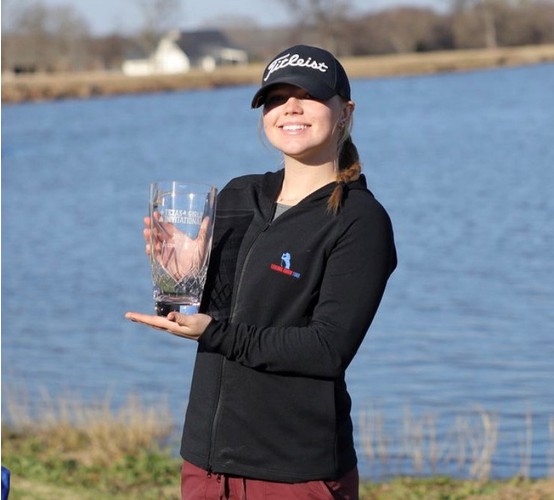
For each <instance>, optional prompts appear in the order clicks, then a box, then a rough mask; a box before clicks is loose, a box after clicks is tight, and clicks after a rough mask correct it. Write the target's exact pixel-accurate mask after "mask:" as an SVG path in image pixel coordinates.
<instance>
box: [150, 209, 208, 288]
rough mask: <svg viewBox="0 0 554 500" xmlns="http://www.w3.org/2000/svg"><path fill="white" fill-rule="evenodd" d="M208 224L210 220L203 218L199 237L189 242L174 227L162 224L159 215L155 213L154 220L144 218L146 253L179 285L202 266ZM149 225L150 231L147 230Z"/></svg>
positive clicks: (204, 256) (204, 258) (184, 235)
mask: <svg viewBox="0 0 554 500" xmlns="http://www.w3.org/2000/svg"><path fill="white" fill-rule="evenodd" d="M151 223H152V224H151ZM209 223H210V219H209V218H208V217H206V218H205V219H204V220H203V221H202V224H201V226H200V230H199V231H198V236H197V237H196V239H192V238H190V237H189V236H187V235H186V234H185V233H183V232H181V231H179V230H178V229H177V228H176V227H175V226H174V225H173V224H171V223H167V222H163V221H162V220H161V217H160V214H159V213H157V212H155V213H154V220H151V219H150V217H145V218H144V226H145V228H144V231H143V234H144V239H145V241H146V254H147V255H148V256H151V257H153V258H154V259H156V261H157V262H158V264H159V265H160V266H162V267H163V268H164V269H165V270H166V271H167V273H168V274H169V275H170V276H171V277H172V278H173V279H174V280H175V281H176V282H179V281H181V280H182V279H183V278H184V277H185V276H187V275H188V274H190V273H191V272H195V271H197V270H198V269H200V268H201V267H202V266H203V265H204V264H205V260H206V256H207V247H206V244H205V242H206V238H207V237H208V228H209ZM151 226H152V229H150V227H151Z"/></svg>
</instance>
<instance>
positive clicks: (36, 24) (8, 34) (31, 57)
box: [2, 0, 89, 71]
mask: <svg viewBox="0 0 554 500" xmlns="http://www.w3.org/2000/svg"><path fill="white" fill-rule="evenodd" d="M3 7H4V5H3ZM6 7H9V9H10V12H9V13H10V20H9V23H6V24H4V25H3V26H2V37H3V42H6V45H4V47H3V48H4V50H3V52H2V68H3V69H8V68H10V69H26V70H42V71H44V70H49V71H51V70H59V69H81V68H82V67H83V66H85V65H86V64H87V57H86V55H87V43H88V38H89V27H88V24H87V22H86V21H85V20H84V18H83V17H82V16H81V15H80V14H79V13H78V12H77V11H76V10H75V9H74V8H73V7H71V6H52V7H50V6H46V5H45V4H44V3H42V2H41V1H27V0H21V1H19V2H10V4H9V5H6ZM3 10H4V9H3ZM4 13H6V12H4ZM3 21H4V19H3Z"/></svg>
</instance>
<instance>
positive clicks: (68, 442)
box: [3, 394, 173, 465]
mask: <svg viewBox="0 0 554 500" xmlns="http://www.w3.org/2000/svg"><path fill="white" fill-rule="evenodd" d="M3 403H4V405H6V408H7V414H8V416H9V421H10V422H11V423H10V425H9V427H8V428H6V429H4V428H3V431H6V430H7V431H8V432H10V433H13V434H14V435H19V436H22V437H24V436H26V435H27V434H33V435H34V436H35V437H36V438H37V441H38V442H39V443H40V446H41V449H43V450H45V451H46V452H47V453H49V454H55V455H62V456H64V457H65V458H66V459H70V460H74V461H76V462H77V463H80V464H82V465H90V464H93V463H94V464H108V463H111V462H113V461H116V460H119V459H121V458H122V457H124V456H126V455H127V454H129V453H133V452H134V451H136V450H138V449H142V448H148V447H149V446H152V444H153V443H161V442H163V440H164V439H166V438H168V437H170V435H171V433H172V431H173V422H172V418H171V414H170V411H169V408H168V407H167V406H165V405H164V406H161V407H156V408H152V407H151V408H147V407H145V406H144V405H143V404H142V403H141V401H140V400H139V398H138V397H137V396H129V397H128V399H127V401H126V403H125V404H124V405H123V406H122V407H121V408H120V409H119V410H115V411H114V410H113V404H112V402H111V401H110V399H109V398H107V397H106V398H105V400H104V401H101V402H99V403H93V404H83V403H82V402H81V401H80V400H78V399H76V398H71V397H69V398H68V397H63V398H59V399H56V400H53V399H51V398H49V396H48V395H46V394H44V395H43V405H42V406H41V412H40V416H37V417H33V416H31V415H30V412H29V408H28V405H27V404H25V402H24V401H22V400H21V398H17V397H15V396H14V395H11V394H8V397H7V398H3Z"/></svg>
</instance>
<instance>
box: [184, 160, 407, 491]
mask: <svg viewBox="0 0 554 500" xmlns="http://www.w3.org/2000/svg"><path fill="white" fill-rule="evenodd" d="M282 181H283V171H282V170H281V171H279V172H274V173H267V174H264V175H249V176H245V177H240V178H237V179H234V180H232V181H231V182H230V183H229V184H228V185H227V186H226V187H225V188H224V189H223V190H222V191H221V193H220V194H219V197H218V204H217V215H216V220H215V229H214V246H213V251H212V256H211V259H210V268H209V271H208V281H207V284H206V288H205V291H204V298H203V304H202V309H201V310H202V311H204V312H206V313H207V314H210V315H211V316H212V317H213V318H214V320H213V321H212V322H211V323H210V325H209V326H208V328H207V330H206V331H205V332H204V334H203V335H202V336H201V338H200V340H199V346H198V353H197V357H196V363H195V367H194V374H193V380H192V386H191V392H190V399H189V404H188V408H187V414H186V419H185V425H184V431H183V438H182V444H181V455H182V457H183V458H184V459H185V460H188V461H190V462H192V463H193V464H195V465H197V466H199V467H202V468H203V469H205V470H208V471H213V472H218V473H225V474H230V475H238V476H243V477H250V478H255V479H261V480H268V481H281V482H291V483H292V482H302V481H310V480H323V479H335V478H337V477H339V476H340V475H341V474H343V473H345V472H346V471H348V470H350V469H352V468H353V467H354V466H355V465H356V453H355V451H354V445H353V436H352V422H351V418H350V408H351V400H350V396H349V395H348V392H347V389H346V384H345V370H346V368H347V366H348V365H349V363H350V361H351V360H352V358H353V357H354V354H355V353H356V351H357V350H358V347H359V346H360V343H361V342H362V340H363V338H364V336H365V334H366V332H367V330H368V328H369V325H370V323H371V321H372V319H373V317H374V315H375V312H376V311H377V307H378V306H379V302H380V300H381V297H382V295H383V292H384V289H385V285H386V282H387V279H388V277H389V275H390V274H391V273H392V271H393V270H394V268H395V266H396V251H395V246H394V239H393V232H392V228H391V223H390V219H389V217H388V215H387V213H386V212H385V210H384V209H383V207H382V206H381V205H380V204H379V203H378V202H377V201H376V200H375V198H374V197H373V195H372V194H371V193H370V192H369V191H368V190H367V188H366V184H365V179H364V178H363V176H362V177H361V178H360V180H358V181H356V182H353V183H349V184H347V186H346V188H345V196H344V199H343V205H342V208H341V209H340V211H339V212H338V214H337V215H333V214H331V213H329V212H328V210H327V199H328V198H329V195H330V194H331V192H332V190H333V188H334V187H335V183H332V184H329V185H327V186H324V187H323V188H321V189H319V190H317V191H316V192H314V193H312V194H311V195H310V196H308V197H307V198H305V199H304V200H302V201H301V202H300V203H298V204H297V205H295V206H293V207H291V208H290V209H288V210H287V211H286V212H285V213H284V214H282V215H280V216H279V217H278V218H276V219H275V220H272V219H273V216H274V213H275V206H276V204H275V199H276V197H277V194H278V193H279V190H280V188H281V184H282Z"/></svg>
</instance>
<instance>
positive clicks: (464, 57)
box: [2, 45, 554, 103]
mask: <svg viewBox="0 0 554 500" xmlns="http://www.w3.org/2000/svg"><path fill="white" fill-rule="evenodd" d="M543 62H554V45H534V46H526V47H509V48H498V49H486V50H456V51H441V52H428V53H411V54H394V55H383V56H368V57H349V58H344V59H343V63H344V66H345V68H346V70H347V72H348V73H349V75H350V76H351V78H352V79H356V78H374V77H381V76H402V75H414V74H430V73H440V72H451V71H468V70H475V69H482V68H493V67H501V66H520V65H526V64H537V63H543ZM262 71H263V65H262V64H250V65H248V66H234V67H223V68H218V69H217V70H216V71H214V72H213V73H205V72H202V71H198V70H197V71H191V72H189V73H184V74H179V75H156V76H148V77H126V76H124V75H123V74H121V73H119V72H88V73H85V72H81V73H65V74H62V73H56V74H34V75H19V76H14V75H3V77H2V101H3V102H6V103H16V102H24V101H41V100H52V99H65V98H88V97H94V96H101V95H116V94H136V93H145V92H166V91H176V90H188V89H197V88H217V87H223V86H231V85H251V84H257V83H258V82H259V80H260V75H261V73H262Z"/></svg>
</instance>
